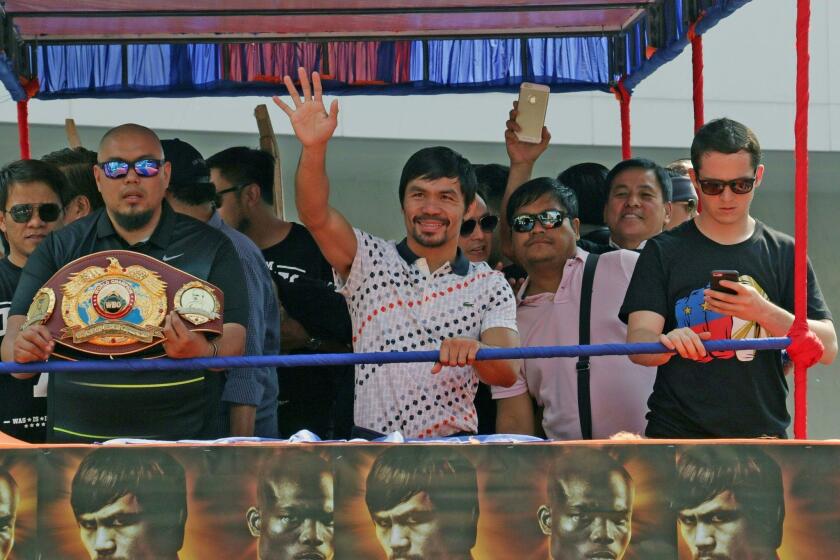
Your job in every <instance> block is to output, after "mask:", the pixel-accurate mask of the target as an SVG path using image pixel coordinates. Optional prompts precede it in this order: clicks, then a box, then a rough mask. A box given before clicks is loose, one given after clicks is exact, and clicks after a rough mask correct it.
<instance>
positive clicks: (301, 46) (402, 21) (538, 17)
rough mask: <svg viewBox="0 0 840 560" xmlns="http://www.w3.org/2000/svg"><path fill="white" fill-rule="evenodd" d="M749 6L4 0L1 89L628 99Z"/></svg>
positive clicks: (671, 0)
mask: <svg viewBox="0 0 840 560" xmlns="http://www.w3.org/2000/svg"><path fill="white" fill-rule="evenodd" d="M747 1H749V0H635V1H630V0H506V1H499V0H412V2H410V3H409V2H404V1H402V0H318V1H316V0H284V1H279V0H238V1H237V2H228V1H226V0H144V1H143V2H137V1H136V0H75V1H74V2H72V3H70V2H66V0H6V3H5V12H4V13H3V14H2V17H3V19H4V23H5V24H6V26H7V27H8V28H9V29H11V30H13V33H9V34H7V35H8V36H14V41H13V42H10V41H7V42H6V43H4V44H3V51H2V52H0V80H2V81H3V83H4V84H5V85H6V87H7V89H8V90H9V91H10V92H11V94H12V97H13V98H14V99H15V100H22V99H25V98H27V97H35V98H38V99H57V98H74V97H142V96H159V97H191V96H213V95H215V96H219V95H220V96H232V95H253V94H257V95H264V94H266V93H268V92H272V91H276V90H277V84H278V83H279V82H280V80H281V79H282V76H283V75H284V74H287V73H292V72H293V70H294V69H295V68H296V67H298V66H304V67H306V68H308V69H310V70H319V71H320V72H321V73H322V74H323V75H324V76H325V87H326V89H327V91H328V92H331V93H337V92H340V93H341V94H343V95H346V94H382V93H384V94H392V95H399V94H429V93H452V92H482V91H511V90H514V89H516V88H517V87H518V86H519V84H520V83H521V82H522V81H531V82H539V83H543V84H547V85H549V86H550V87H551V89H552V91H555V92H562V91H580V90H602V91H610V89H611V88H612V87H613V86H614V85H615V84H616V83H617V82H618V81H619V80H623V84H624V86H625V87H626V88H627V89H628V90H631V89H632V88H633V87H634V86H635V85H636V84H638V83H639V82H640V81H641V80H642V79H643V78H644V77H646V76H647V75H649V74H650V73H651V72H653V71H654V70H655V69H656V68H657V67H659V66H660V65H661V64H664V63H665V62H667V61H668V60H670V59H672V58H673V57H675V56H676V55H677V54H679V52H680V51H682V49H683V48H684V47H685V46H686V44H687V43H688V39H687V32H688V28H689V26H690V25H691V24H692V23H695V22H696V31H697V32H698V33H702V32H703V31H704V30H706V29H708V28H709V27H712V26H713V25H715V24H716V23H717V22H718V21H719V20H720V19H721V18H723V17H725V16H727V15H729V14H730V13H732V12H733V11H734V10H736V9H737V8H739V7H740V6H742V5H743V4H745V3H746V2H747ZM409 4H410V6H409ZM234 6H235V7H234ZM34 78H37V83H36V82H35V81H34ZM22 82H23V83H24V84H25V83H28V84H29V88H28V89H27V88H25V87H24V86H23V85H22ZM33 84H34V85H33Z"/></svg>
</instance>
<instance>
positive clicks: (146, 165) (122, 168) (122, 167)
mask: <svg viewBox="0 0 840 560" xmlns="http://www.w3.org/2000/svg"><path fill="white" fill-rule="evenodd" d="M164 161H165V160H162V159H151V158H143V159H138V160H135V161H125V160H124V159H112V160H109V161H106V162H103V163H97V164H96V165H97V166H98V167H99V168H100V169H101V170H102V172H103V173H105V176H106V177H108V178H109V179H119V178H121V177H125V176H126V175H128V172H129V170H130V169H131V168H132V167H133V168H134V172H135V173H137V176H138V177H154V176H155V175H157V174H158V173H160V168H161V167H163V162H164Z"/></svg>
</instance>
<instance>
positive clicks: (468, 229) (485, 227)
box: [461, 215, 499, 237]
mask: <svg viewBox="0 0 840 560" xmlns="http://www.w3.org/2000/svg"><path fill="white" fill-rule="evenodd" d="M476 224H478V225H479V226H481V231H483V232H484V233H493V231H495V229H496V226H497V225H499V217H498V216H490V215H488V216H482V217H481V218H480V219H478V220H476V219H475V218H470V219H469V220H464V223H463V224H461V236H462V237H466V236H468V235H472V233H473V232H474V231H475V226H476Z"/></svg>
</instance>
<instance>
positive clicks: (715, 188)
mask: <svg viewBox="0 0 840 560" xmlns="http://www.w3.org/2000/svg"><path fill="white" fill-rule="evenodd" d="M697 182H698V183H700V190H701V191H703V194H706V195H709V196H717V195H719V194H721V193H722V192H723V189H725V188H726V187H729V188H730V189H731V190H732V192H733V193H735V194H747V193H748V192H750V191H751V190H753V187H754V186H755V177H742V178H741V179H733V180H732V181H718V180H717V179H698V180H697Z"/></svg>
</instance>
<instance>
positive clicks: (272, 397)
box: [207, 212, 280, 438]
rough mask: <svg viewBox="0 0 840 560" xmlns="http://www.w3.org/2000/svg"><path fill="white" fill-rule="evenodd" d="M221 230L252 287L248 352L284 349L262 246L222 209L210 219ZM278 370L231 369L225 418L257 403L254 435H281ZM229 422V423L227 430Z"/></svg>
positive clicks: (224, 398) (224, 396)
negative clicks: (236, 409) (231, 222)
mask: <svg viewBox="0 0 840 560" xmlns="http://www.w3.org/2000/svg"><path fill="white" fill-rule="evenodd" d="M207 224H208V225H209V226H211V227H214V228H216V229H218V230H220V231H221V232H222V233H224V234H225V235H227V236H228V237H229V238H230V240H231V241H232V242H233V247H234V249H235V250H236V253H237V255H239V260H240V261H241V262H242V269H243V271H244V272H245V287H246V288H247V290H248V307H249V314H248V325H247V331H246V333H245V355H247V356H263V355H265V356H270V355H277V354H279V353H280V307H279V305H278V303H277V295H276V294H275V292H274V283H273V282H272V280H271V275H270V274H269V272H268V268H266V266H265V259H264V258H263V255H262V253H261V252H260V250H259V248H258V247H257V246H256V245H255V244H254V242H253V241H251V239H250V238H249V237H248V236H246V235H245V234H243V233H241V232H239V231H237V230H235V229H234V228H232V227H230V226H229V225H227V224H226V223H224V222H223V221H222V218H221V217H220V216H219V214H218V212H214V213H213V216H212V217H211V218H210V220H209V221H208V222H207ZM277 394H278V383H277V370H276V369H274V368H273V367H262V368H254V367H248V368H236V369H231V370H228V371H227V379H226V381H225V385H224V389H223V390H222V403H223V404H225V406H224V412H225V413H224V414H223V418H224V420H223V421H224V422H228V423H229V419H228V418H229V417H228V414H227V411H228V410H229V408H230V405H235V404H244V405H250V406H256V407H257V420H256V426H255V429H254V435H255V436H259V437H271V438H276V437H277ZM228 430H229V425H228V426H225V429H224V432H223V433H227V432H228Z"/></svg>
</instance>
